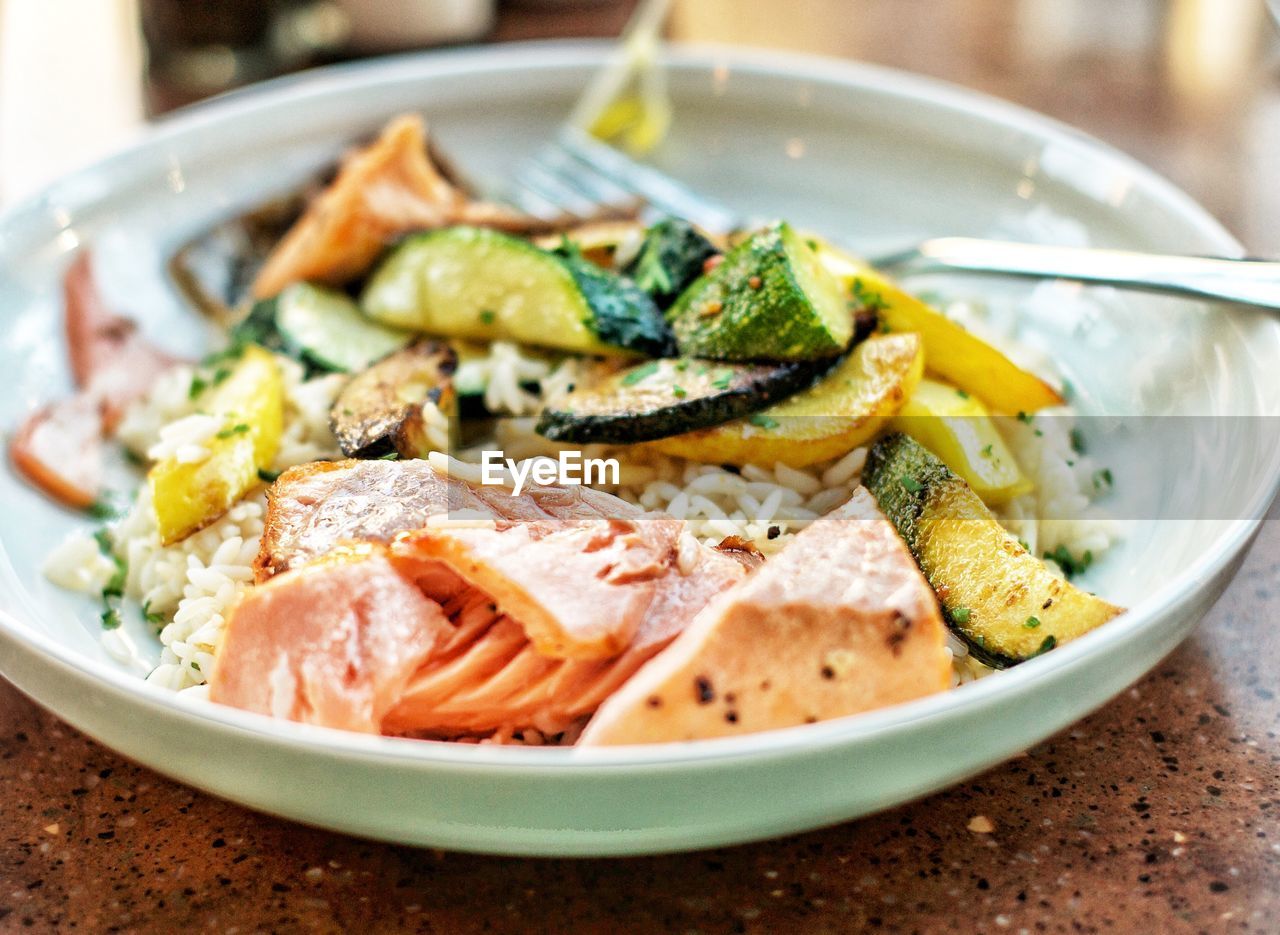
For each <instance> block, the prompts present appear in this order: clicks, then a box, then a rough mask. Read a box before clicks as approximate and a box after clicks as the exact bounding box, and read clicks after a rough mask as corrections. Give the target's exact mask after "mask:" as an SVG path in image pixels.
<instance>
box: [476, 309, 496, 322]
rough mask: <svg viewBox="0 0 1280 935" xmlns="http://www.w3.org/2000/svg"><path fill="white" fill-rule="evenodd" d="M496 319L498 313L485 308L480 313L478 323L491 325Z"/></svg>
mask: <svg viewBox="0 0 1280 935" xmlns="http://www.w3.org/2000/svg"><path fill="white" fill-rule="evenodd" d="M497 320H498V313H497V312H495V311H492V310H490V309H487V308H486V309H485V310H484V311H483V312H481V313H480V324H482V325H491V324H493V323H494V322H495V321H497Z"/></svg>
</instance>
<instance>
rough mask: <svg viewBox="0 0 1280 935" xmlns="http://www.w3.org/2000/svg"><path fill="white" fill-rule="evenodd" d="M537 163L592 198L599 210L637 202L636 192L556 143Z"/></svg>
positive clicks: (540, 156)
mask: <svg viewBox="0 0 1280 935" xmlns="http://www.w3.org/2000/svg"><path fill="white" fill-rule="evenodd" d="M534 161H535V162H537V163H538V164H539V165H541V166H542V167H543V168H545V169H546V170H547V172H549V173H551V174H552V175H554V176H555V177H556V178H557V179H559V180H560V181H561V182H563V183H564V184H565V185H568V186H569V187H571V188H573V189H574V190H575V191H577V192H578V193H579V194H581V195H583V196H584V197H586V198H589V199H591V201H592V202H594V203H595V204H596V205H597V207H606V206H612V205H619V204H626V203H629V202H633V201H635V199H636V193H635V192H633V191H630V190H628V189H626V188H623V187H622V186H621V185H619V184H618V183H617V182H614V181H613V180H612V179H610V178H609V177H608V176H606V175H603V174H601V172H600V171H599V170H598V169H596V167H595V166H592V165H588V164H585V163H583V162H581V161H580V160H578V159H576V158H575V157H574V156H573V154H572V153H570V152H568V151H567V150H565V149H564V148H563V147H562V146H560V145H559V144H558V143H556V142H552V143H549V144H548V145H547V146H545V147H543V149H542V150H541V152H539V153H538V154H537V155H536V156H535V157H534Z"/></svg>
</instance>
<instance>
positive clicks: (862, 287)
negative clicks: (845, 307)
mask: <svg viewBox="0 0 1280 935" xmlns="http://www.w3.org/2000/svg"><path fill="white" fill-rule="evenodd" d="M849 288H850V291H852V292H853V297H854V298H855V299H857V300H858V302H859V303H860V304H861V305H862V307H863V308H875V309H879V308H884V307H885V306H886V305H887V303H886V302H885V300H884V296H882V295H881V294H880V293H879V292H877V291H876V290H874V289H869V288H867V284H866V283H864V282H863V281H862V277H861V276H855V277H853V283H852V284H851V285H850V287H849ZM884 330H885V331H888V330H889V329H888V328H885V329H884Z"/></svg>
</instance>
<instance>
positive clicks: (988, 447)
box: [982, 443, 995, 458]
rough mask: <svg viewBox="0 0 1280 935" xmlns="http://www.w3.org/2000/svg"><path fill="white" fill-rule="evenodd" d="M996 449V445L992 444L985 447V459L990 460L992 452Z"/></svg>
mask: <svg viewBox="0 0 1280 935" xmlns="http://www.w3.org/2000/svg"><path fill="white" fill-rule="evenodd" d="M994 447H995V444H994V443H992V444H990V445H987V447H985V448H983V449H982V456H983V457H984V458H990V457H991V450H992V449H993V448H994Z"/></svg>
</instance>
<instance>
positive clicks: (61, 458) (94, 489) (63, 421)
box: [9, 393, 103, 510]
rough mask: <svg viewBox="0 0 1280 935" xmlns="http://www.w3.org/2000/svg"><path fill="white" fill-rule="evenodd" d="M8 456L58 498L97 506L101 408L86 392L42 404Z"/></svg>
mask: <svg viewBox="0 0 1280 935" xmlns="http://www.w3.org/2000/svg"><path fill="white" fill-rule="evenodd" d="M9 459H10V461H12V463H13V466H14V468H15V469H17V470H18V471H19V472H20V473H21V474H22V475H23V476H24V477H26V478H27V480H29V481H30V482H31V483H32V484H34V485H35V486H36V487H39V488H40V489H41V490H43V491H44V492H45V493H46V494H48V495H49V496H51V497H53V499H55V500H57V501H58V502H59V503H63V504H66V505H67V506H70V507H75V508H77V509H82V510H83V509H88V508H89V507H90V506H92V505H93V502H94V500H95V499H97V496H98V490H99V489H100V488H101V486H102V471H103V458H102V409H101V406H100V405H99V404H98V401H97V400H96V399H94V398H93V397H92V396H90V395H88V394H87V393H77V394H76V395H75V396H71V397H69V398H67V399H63V400H59V401H58V402H56V403H51V404H50V405H48V406H42V407H41V408H40V409H37V410H36V411H35V412H34V413H32V414H31V415H30V416H29V417H28V418H27V421H26V422H24V423H23V424H22V425H21V426H20V427H19V428H18V430H17V431H16V432H14V434H13V438H12V439H10V441H9Z"/></svg>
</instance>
